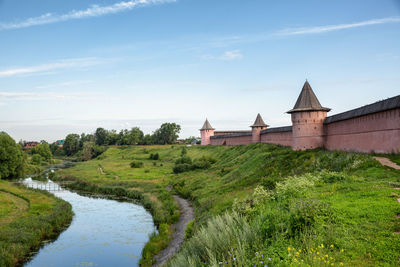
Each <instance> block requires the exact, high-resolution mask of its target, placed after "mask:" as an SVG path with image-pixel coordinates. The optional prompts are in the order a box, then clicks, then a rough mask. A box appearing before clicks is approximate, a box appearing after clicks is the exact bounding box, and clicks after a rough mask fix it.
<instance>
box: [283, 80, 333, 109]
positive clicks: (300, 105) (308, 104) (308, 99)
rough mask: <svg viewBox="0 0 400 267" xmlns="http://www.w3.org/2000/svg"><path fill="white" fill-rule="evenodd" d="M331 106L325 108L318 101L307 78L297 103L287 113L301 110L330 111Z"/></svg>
mask: <svg viewBox="0 0 400 267" xmlns="http://www.w3.org/2000/svg"><path fill="white" fill-rule="evenodd" d="M330 110H331V109H330V108H325V107H323V106H321V104H320V103H319V101H318V98H317V97H316V95H315V94H314V91H313V90H312V88H311V86H310V84H309V83H308V81H307V80H306V82H305V83H304V85H303V89H302V90H301V93H300V95H299V98H297V101H296V104H295V105H294V107H293V109H291V110H289V111H288V112H287V113H294V112H300V111H330Z"/></svg>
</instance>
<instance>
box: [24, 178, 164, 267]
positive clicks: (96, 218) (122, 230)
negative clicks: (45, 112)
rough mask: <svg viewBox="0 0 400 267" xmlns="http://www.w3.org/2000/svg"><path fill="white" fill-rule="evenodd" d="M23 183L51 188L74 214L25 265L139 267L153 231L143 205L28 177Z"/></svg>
mask: <svg viewBox="0 0 400 267" xmlns="http://www.w3.org/2000/svg"><path fill="white" fill-rule="evenodd" d="M24 183H26V184H27V185H29V186H31V187H32V186H33V187H34V188H36V187H39V188H40V187H41V186H43V188H44V187H47V188H50V189H51V192H52V193H53V194H55V195H56V196H57V197H59V198H61V199H63V200H65V201H67V202H69V203H70V204H71V205H72V210H73V211H74V213H75V215H74V218H73V220H72V223H71V225H70V226H69V227H68V229H66V230H65V231H64V232H62V233H61V234H60V236H59V237H58V238H57V240H55V241H53V242H49V243H46V244H45V245H44V246H43V247H42V248H41V249H40V250H39V251H38V253H37V254H35V255H34V257H33V258H32V259H31V260H30V261H29V262H27V263H26V264H25V265H24V266H26V267H34V266H40V267H46V266H57V267H61V266H74V267H78V266H79V267H81V266H138V263H139V259H140V258H141V252H142V249H143V247H144V245H145V244H146V243H147V242H148V240H149V235H150V234H151V233H152V232H154V231H156V228H155V226H154V223H153V219H152V217H151V214H150V213H149V212H148V211H146V210H145V209H144V208H143V207H142V206H140V205H136V204H132V203H128V202H119V201H116V200H109V199H104V198H94V197H88V196H82V195H79V194H77V193H74V192H70V191H68V190H65V189H64V190H61V191H58V190H54V189H58V188H57V187H58V185H57V184H55V183H53V182H51V181H49V182H47V183H43V182H38V181H34V180H32V179H31V178H28V179H25V180H24Z"/></svg>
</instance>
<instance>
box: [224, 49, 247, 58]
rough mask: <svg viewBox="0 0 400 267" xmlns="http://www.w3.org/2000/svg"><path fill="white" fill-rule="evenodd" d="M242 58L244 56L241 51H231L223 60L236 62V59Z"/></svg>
mask: <svg viewBox="0 0 400 267" xmlns="http://www.w3.org/2000/svg"><path fill="white" fill-rule="evenodd" d="M242 57H243V55H242V53H241V52H240V50H231V51H225V52H224V54H223V55H222V56H221V59H223V60H235V59H241V58H242Z"/></svg>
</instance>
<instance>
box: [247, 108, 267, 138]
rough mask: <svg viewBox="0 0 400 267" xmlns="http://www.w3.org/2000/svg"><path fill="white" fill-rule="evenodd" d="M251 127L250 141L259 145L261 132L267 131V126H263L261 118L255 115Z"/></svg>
mask: <svg viewBox="0 0 400 267" xmlns="http://www.w3.org/2000/svg"><path fill="white" fill-rule="evenodd" d="M250 127H251V136H252V138H251V141H252V142H253V143H260V142H261V131H262V130H264V129H267V127H268V125H266V124H265V122H264V121H263V119H262V118H261V115H260V113H258V114H257V118H256V120H255V121H254V123H253V125H251V126H250Z"/></svg>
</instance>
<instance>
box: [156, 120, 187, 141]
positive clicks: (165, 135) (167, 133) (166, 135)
mask: <svg viewBox="0 0 400 267" xmlns="http://www.w3.org/2000/svg"><path fill="white" fill-rule="evenodd" d="M180 131H181V126H180V125H178V124H176V123H168V122H167V123H163V124H162V125H161V127H160V128H159V129H157V130H156V131H155V132H154V134H153V136H154V141H155V143H156V144H161V145H165V144H172V143H174V142H175V141H176V139H178V134H179V132H180Z"/></svg>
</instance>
